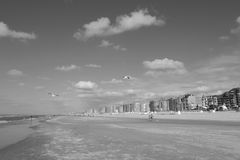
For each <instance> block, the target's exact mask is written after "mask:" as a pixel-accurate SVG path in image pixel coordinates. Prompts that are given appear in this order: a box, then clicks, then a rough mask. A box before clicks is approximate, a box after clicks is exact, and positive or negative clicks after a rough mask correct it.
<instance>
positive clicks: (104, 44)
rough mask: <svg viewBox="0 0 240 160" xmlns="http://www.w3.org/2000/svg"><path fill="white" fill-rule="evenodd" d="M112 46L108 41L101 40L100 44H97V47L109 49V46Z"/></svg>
mask: <svg viewBox="0 0 240 160" xmlns="http://www.w3.org/2000/svg"><path fill="white" fill-rule="evenodd" d="M112 45H113V43H111V42H109V41H107V40H102V41H101V44H99V45H98V46H99V47H110V46H112Z"/></svg>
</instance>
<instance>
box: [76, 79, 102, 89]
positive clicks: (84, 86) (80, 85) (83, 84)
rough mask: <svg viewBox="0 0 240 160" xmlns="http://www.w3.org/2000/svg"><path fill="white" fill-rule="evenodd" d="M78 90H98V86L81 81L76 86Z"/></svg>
mask: <svg viewBox="0 0 240 160" xmlns="http://www.w3.org/2000/svg"><path fill="white" fill-rule="evenodd" d="M74 86H75V87H76V88H78V89H90V90H91V89H95V88H97V87H98V86H97V84H96V83H94V82H91V81H79V82H78V83H76V84H75V85H74Z"/></svg>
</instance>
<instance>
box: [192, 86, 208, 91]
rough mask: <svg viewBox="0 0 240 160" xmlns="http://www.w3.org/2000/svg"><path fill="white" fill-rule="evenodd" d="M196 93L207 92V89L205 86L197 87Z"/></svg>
mask: <svg viewBox="0 0 240 160" xmlns="http://www.w3.org/2000/svg"><path fill="white" fill-rule="evenodd" d="M195 90H196V91H200V92H204V91H207V90H209V87H207V86H199V87H197V88H195Z"/></svg>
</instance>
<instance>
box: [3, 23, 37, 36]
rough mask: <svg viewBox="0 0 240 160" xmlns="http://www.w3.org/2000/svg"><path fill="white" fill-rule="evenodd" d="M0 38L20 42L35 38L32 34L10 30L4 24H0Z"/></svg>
mask: <svg viewBox="0 0 240 160" xmlns="http://www.w3.org/2000/svg"><path fill="white" fill-rule="evenodd" d="M1 37H9V38H15V39H22V40H31V39H36V38H37V37H36V35H35V34H34V33H25V32H17V31H14V30H11V29H9V27H8V25H7V24H5V23H4V22H0V38H1Z"/></svg>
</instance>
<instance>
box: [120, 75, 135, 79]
mask: <svg viewBox="0 0 240 160" xmlns="http://www.w3.org/2000/svg"><path fill="white" fill-rule="evenodd" d="M122 79H128V80H130V79H133V78H132V77H131V76H128V75H127V76H123V77H122Z"/></svg>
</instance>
